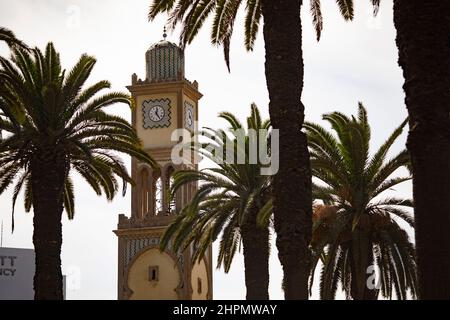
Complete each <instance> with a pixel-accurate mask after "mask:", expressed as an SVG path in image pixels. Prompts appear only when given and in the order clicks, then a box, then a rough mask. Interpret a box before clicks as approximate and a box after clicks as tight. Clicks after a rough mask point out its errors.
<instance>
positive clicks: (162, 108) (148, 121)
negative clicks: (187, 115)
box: [142, 98, 171, 129]
mask: <svg viewBox="0 0 450 320" xmlns="http://www.w3.org/2000/svg"><path fill="white" fill-rule="evenodd" d="M142 112H143V123H142V125H143V126H144V129H153V128H166V127H169V126H170V120H171V116H170V114H171V110H170V99H167V98H164V99H153V100H146V101H144V102H143V103H142Z"/></svg>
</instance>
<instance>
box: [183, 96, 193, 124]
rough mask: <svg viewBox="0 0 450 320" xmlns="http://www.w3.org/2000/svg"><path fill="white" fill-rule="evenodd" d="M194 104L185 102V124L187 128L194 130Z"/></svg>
mask: <svg viewBox="0 0 450 320" xmlns="http://www.w3.org/2000/svg"><path fill="white" fill-rule="evenodd" d="M194 121H195V119H194V106H193V105H192V104H190V103H189V102H187V101H186V102H184V125H185V127H186V128H187V129H190V130H194Z"/></svg>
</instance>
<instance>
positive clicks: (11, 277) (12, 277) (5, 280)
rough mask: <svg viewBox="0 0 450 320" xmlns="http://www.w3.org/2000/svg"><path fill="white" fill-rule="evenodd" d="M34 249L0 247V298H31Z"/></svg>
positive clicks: (32, 291)
mask: <svg viewBox="0 0 450 320" xmlns="http://www.w3.org/2000/svg"><path fill="white" fill-rule="evenodd" d="M33 277H34V250H33V249H15V248H0V300H32V299H33V298H34V290H33Z"/></svg>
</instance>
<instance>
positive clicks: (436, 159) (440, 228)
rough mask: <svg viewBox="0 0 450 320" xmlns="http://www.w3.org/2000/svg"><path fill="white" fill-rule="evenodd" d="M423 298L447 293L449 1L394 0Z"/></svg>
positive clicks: (445, 296)
mask: <svg viewBox="0 0 450 320" xmlns="http://www.w3.org/2000/svg"><path fill="white" fill-rule="evenodd" d="M394 23H395V27H396V29H397V39H396V41H397V46H398V49H399V64H400V66H401V67H402V69H403V75H404V78H405V84H404V86H403V88H404V90H405V94H406V100H405V101H406V107H407V108H408V112H409V119H410V131H409V135H408V141H407V147H408V150H409V152H410V155H411V162H412V170H413V176H414V179H413V194H414V205H415V208H414V209H415V219H416V228H415V231H416V247H417V256H418V261H417V262H418V271H419V287H420V289H419V290H420V297H421V298H422V299H450V272H449V270H450V201H449V199H450V40H449V30H450V1H441V0H434V1H432V0H422V1H411V0H395V1H394Z"/></svg>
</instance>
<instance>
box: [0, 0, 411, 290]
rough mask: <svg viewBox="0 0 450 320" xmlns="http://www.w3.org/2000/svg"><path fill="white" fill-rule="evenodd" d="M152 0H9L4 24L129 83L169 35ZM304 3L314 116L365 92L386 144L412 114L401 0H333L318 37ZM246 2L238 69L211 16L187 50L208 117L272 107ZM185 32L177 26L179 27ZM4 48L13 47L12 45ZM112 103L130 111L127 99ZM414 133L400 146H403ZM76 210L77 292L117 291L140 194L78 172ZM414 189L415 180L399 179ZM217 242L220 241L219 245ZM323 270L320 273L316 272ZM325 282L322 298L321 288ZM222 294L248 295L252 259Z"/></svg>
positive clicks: (308, 100) (68, 269)
mask: <svg viewBox="0 0 450 320" xmlns="http://www.w3.org/2000/svg"><path fill="white" fill-rule="evenodd" d="M150 1H151V0H134V1H120V0H96V1H92V0H91V1H88V0H70V1H69V0H39V1H32V0H0V25H1V26H4V27H8V28H10V29H12V30H13V31H14V32H15V33H16V35H17V36H18V37H19V38H20V39H22V40H24V41H25V42H26V43H28V44H29V45H33V46H35V45H36V46H39V47H40V48H43V47H44V46H45V44H46V43H47V42H48V41H53V42H54V44H55V46H56V49H57V50H58V51H59V52H60V53H61V59H62V62H63V66H64V67H65V68H70V67H71V66H72V65H73V64H74V63H75V62H76V61H77V59H78V58H79V56H80V55H81V54H82V53H88V54H91V55H94V56H95V57H97V59H98V63H97V65H96V68H95V69H94V72H93V74H92V77H91V78H90V80H89V83H92V82H95V81H98V80H101V79H107V80H110V81H111V82H112V84H113V88H114V89H115V90H126V89H125V86H126V85H128V84H130V82H131V74H132V73H134V72H136V73H137V74H138V75H139V76H140V77H141V78H144V77H145V75H144V73H145V69H144V68H145V61H144V54H145V51H146V50H147V48H148V47H149V46H150V45H151V44H152V43H154V42H156V41H159V40H161V37H162V28H163V24H164V21H165V17H160V18H158V19H157V20H156V21H154V22H152V23H149V22H148V21H147V12H148V8H149V5H150ZM304 2H306V5H304V6H303V9H302V18H303V39H304V43H303V51H304V59H305V87H304V91H303V103H304V104H305V106H306V117H307V120H309V121H321V120H320V119H321V115H322V114H323V113H326V112H332V111H335V110H339V111H342V112H345V113H347V114H349V113H355V112H356V107H357V102H358V101H363V102H364V104H365V106H366V108H367V109H368V112H369V120H370V121H371V124H372V131H373V132H372V136H373V141H372V146H374V147H377V146H379V145H380V144H381V143H382V142H383V141H384V140H385V139H386V138H387V136H388V135H389V134H390V133H391V132H392V130H393V129H394V128H395V127H397V126H398V124H399V123H401V121H402V120H403V119H404V118H405V117H406V115H407V114H406V109H405V106H404V101H403V99H404V95H403V90H402V83H403V78H402V75H401V70H400V68H399V67H398V65H397V50H396V47H395V43H394V39H395V30H394V27H393V22H392V0H386V1H383V3H382V8H381V10H380V13H379V16H378V17H377V18H376V19H374V18H372V9H371V7H370V6H369V2H370V1H368V0H367V1H355V2H356V14H355V16H356V18H355V20H354V21H353V22H352V23H346V22H344V21H343V19H342V18H341V17H340V16H339V14H338V8H337V5H336V3H335V1H327V0H323V1H322V2H323V4H322V11H323V15H324V28H325V30H324V32H323V35H322V39H321V41H320V43H317V42H316V40H315V35H314V32H313V29H312V26H311V18H310V16H309V5H308V1H304ZM242 30H243V15H242V12H241V14H240V16H239V18H238V20H237V24H236V26H235V35H234V38H233V40H232V46H231V73H228V72H227V69H226V66H225V63H224V62H223V56H222V50H221V49H218V48H216V47H213V46H211V45H210V43H209V31H210V23H206V24H205V27H204V28H203V30H202V31H201V32H200V33H199V35H198V37H197V39H196V40H194V42H193V44H192V45H191V46H189V47H188V48H187V50H186V75H187V78H188V79H190V80H192V81H193V80H197V81H198V82H199V85H200V91H201V92H202V93H203V94H204V97H203V99H202V100H201V101H200V126H212V127H218V126H219V123H220V125H224V123H222V122H218V121H217V114H218V113H219V112H220V111H224V110H227V111H231V112H233V113H234V114H236V115H237V116H238V117H239V118H240V119H245V117H246V116H247V114H248V112H249V106H250V103H251V102H256V103H257V105H258V106H259V107H260V109H261V110H262V112H263V114H264V115H265V116H266V117H268V110H267V104H268V94H267V89H266V84H265V78H264V42H263V38H262V33H261V32H260V35H259V36H258V40H257V42H256V47H255V50H254V51H253V52H251V53H247V52H246V51H245V49H244V47H243V32H242ZM169 40H171V41H174V42H177V40H178V38H177V34H176V33H175V34H172V35H169ZM0 54H2V55H5V54H7V49H6V48H5V46H3V45H2V46H1V47H0ZM111 112H115V113H117V114H120V115H122V116H124V117H126V118H128V119H130V111H129V110H128V109H127V107H126V106H123V105H122V106H120V105H118V106H115V107H112V108H111ZM404 141H405V135H403V137H402V139H400V140H399V143H398V144H397V145H396V146H395V148H394V150H393V151H398V150H400V149H401V148H403V147H404V146H403V143H404ZM75 188H76V197H77V199H76V211H77V212H76V217H75V220H73V221H70V222H69V221H67V219H64V224H63V232H64V243H63V250H62V261H63V272H64V273H66V274H67V275H68V276H69V278H68V289H69V290H68V293H67V297H68V299H116V297H117V280H116V275H117V261H116V260H117V240H116V237H115V235H114V234H113V233H112V230H113V229H115V227H116V224H117V220H118V214H119V213H126V214H129V209H130V194H127V195H126V196H125V197H123V198H122V197H120V195H119V196H118V197H117V198H116V199H115V200H114V201H113V202H110V203H108V202H107V201H106V200H105V199H103V198H99V197H97V196H96V195H95V194H94V192H92V191H91V190H89V188H88V186H87V184H85V183H84V182H81V180H80V181H76V186H75ZM397 190H398V192H399V193H400V194H401V195H404V196H410V192H411V191H410V185H408V184H406V185H403V186H401V187H399V188H397ZM10 212H11V193H10V192H7V193H5V194H4V195H2V196H1V197H0V220H3V221H4V230H5V234H4V241H3V244H4V246H6V247H21V248H32V241H31V239H32V238H31V237H32V216H31V215H27V214H25V213H24V209H23V205H22V203H21V202H19V201H18V205H17V208H16V230H15V232H14V234H11V233H10V230H11V228H10V222H11V214H10ZM216 252H217V251H216ZM270 272H271V278H270V297H271V298H272V299H282V298H283V293H282V291H281V278H282V272H281V268H280V266H279V262H278V258H277V252H276V248H275V246H273V247H272V257H271V260H270ZM316 279H317V278H316ZM317 297H318V293H317V292H315V293H314V295H313V298H317ZM214 298H215V299H243V298H245V286H244V272H243V259H242V257H241V256H239V257H237V258H236V261H235V262H234V264H233V266H232V270H231V272H230V273H229V274H227V275H226V274H224V273H223V271H222V270H216V269H215V271H214Z"/></svg>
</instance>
